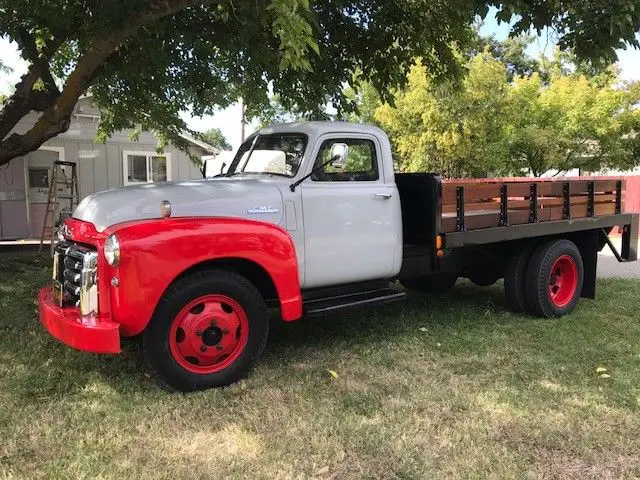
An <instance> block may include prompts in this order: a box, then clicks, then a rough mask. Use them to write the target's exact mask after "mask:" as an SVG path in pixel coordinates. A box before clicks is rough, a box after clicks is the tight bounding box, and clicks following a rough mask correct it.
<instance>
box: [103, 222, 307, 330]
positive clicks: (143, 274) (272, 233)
mask: <svg viewBox="0 0 640 480" xmlns="http://www.w3.org/2000/svg"><path fill="white" fill-rule="evenodd" d="M113 232H115V233H116V235H117V236H118V239H119V241H120V251H121V254H120V258H121V260H120V264H119V265H118V267H115V268H112V267H109V268H107V269H106V270H107V271H108V274H109V275H110V277H112V278H113V277H117V278H118V285H117V286H113V285H112V284H111V283H110V280H111V279H109V282H104V283H105V284H106V285H107V288H109V289H110V295H109V296H110V298H111V312H112V315H113V319H114V321H116V322H118V323H120V325H121V332H122V333H123V334H124V335H136V334H138V333H140V332H141V331H142V330H143V329H144V328H145V327H146V325H147V323H148V322H149V320H150V319H151V316H152V314H153V311H154V309H155V306H156V304H157V303H158V301H159V300H160V298H161V297H162V294H163V293H164V292H165V291H166V289H167V288H168V287H169V286H170V285H171V283H172V282H173V281H174V280H175V279H176V278H177V277H179V276H180V275H181V274H182V273H184V272H185V271H187V270H188V269H190V268H192V267H194V266H196V265H198V264H201V263H203V262H210V261H215V260H220V259H241V260H243V261H248V262H252V263H254V264H256V265H257V266H259V267H261V268H262V269H263V270H264V271H266V272H267V273H268V274H269V276H270V277H271V280H272V282H273V285H274V286H275V290H276V293H277V294H278V300H279V302H280V310H281V314H282V318H283V319H284V320H286V321H291V320H296V319H298V318H300V317H301V316H302V300H301V296H300V285H299V280H298V264H297V259H296V252H295V247H294V245H293V241H292V240H291V237H290V236H289V234H288V233H287V232H286V231H285V230H283V229H281V228H280V227H278V226H276V225H273V224H269V223H264V222H257V221H253V220H247V219H239V218H168V219H158V220H145V221H137V222H131V223H125V224H120V225H115V226H113V227H110V228H109V229H107V230H106V231H105V232H104V234H105V235H108V234H110V233H113Z"/></svg>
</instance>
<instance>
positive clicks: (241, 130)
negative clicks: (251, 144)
mask: <svg viewBox="0 0 640 480" xmlns="http://www.w3.org/2000/svg"><path fill="white" fill-rule="evenodd" d="M240 112H241V113H240V142H244V124H245V120H246V119H245V118H244V113H245V112H244V99H243V98H242V97H240Z"/></svg>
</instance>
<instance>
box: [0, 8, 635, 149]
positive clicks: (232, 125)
mask: <svg viewBox="0 0 640 480" xmlns="http://www.w3.org/2000/svg"><path fill="white" fill-rule="evenodd" d="M494 12H495V10H494ZM494 12H490V13H489V15H488V18H487V20H486V21H485V22H484V24H483V26H482V28H481V30H480V31H481V33H482V34H484V35H495V36H496V38H498V39H504V38H506V37H507V35H508V34H509V28H510V27H509V24H507V23H502V24H499V23H498V22H497V21H496V19H495V16H494ZM552 49H553V40H552V39H551V38H550V36H548V35H546V33H545V32H543V35H541V36H540V37H538V38H537V39H536V40H535V41H534V43H533V44H532V45H531V46H530V47H529V50H528V53H529V54H530V55H532V56H538V55H539V54H540V53H541V52H543V51H546V52H547V53H550V52H551V50H552ZM618 57H619V62H618V65H619V67H620V69H621V77H622V79H623V80H629V81H631V80H640V51H639V50H634V49H627V50H619V51H618ZM0 59H2V62H3V63H4V64H5V65H8V66H9V67H11V69H12V72H10V73H4V72H0V94H4V95H7V94H9V93H10V92H11V89H12V87H13V85H14V84H15V83H16V82H17V80H18V79H19V78H20V75H21V74H22V73H23V72H24V71H25V70H26V64H25V62H24V61H22V59H21V58H20V55H19V53H18V51H17V48H16V46H15V44H11V43H9V42H8V41H7V40H6V39H4V38H0ZM240 117H241V111H240V105H239V104H235V105H232V106H231V107H229V108H226V109H224V110H221V111H219V112H218V113H216V114H215V115H212V116H205V117H200V118H198V117H192V116H191V115H190V114H188V113H185V114H184V115H183V118H184V119H185V121H186V122H187V124H188V126H189V128H192V129H194V130H198V131H204V130H207V129H209V128H219V129H220V130H222V133H224V135H225V136H226V137H227V139H228V140H229V142H230V143H231V145H233V147H234V149H235V148H237V147H238V146H239V145H240ZM249 133H251V127H248V128H247V134H249Z"/></svg>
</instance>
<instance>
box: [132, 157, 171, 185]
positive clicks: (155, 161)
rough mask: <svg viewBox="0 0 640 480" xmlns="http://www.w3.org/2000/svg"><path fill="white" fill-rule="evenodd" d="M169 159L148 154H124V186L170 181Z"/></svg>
mask: <svg viewBox="0 0 640 480" xmlns="http://www.w3.org/2000/svg"><path fill="white" fill-rule="evenodd" d="M170 162H171V157H170V156H169V154H168V153H167V154H165V155H159V154H157V153H155V152H154V153H150V152H124V154H123V163H124V184H125V185H135V184H139V183H153V182H164V181H167V180H171V166H170V165H171V163H170Z"/></svg>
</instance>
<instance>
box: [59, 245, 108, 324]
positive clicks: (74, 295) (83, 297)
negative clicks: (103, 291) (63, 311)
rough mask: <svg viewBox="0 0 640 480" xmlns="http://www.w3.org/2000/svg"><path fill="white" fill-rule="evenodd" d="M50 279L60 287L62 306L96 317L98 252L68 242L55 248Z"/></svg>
mask: <svg viewBox="0 0 640 480" xmlns="http://www.w3.org/2000/svg"><path fill="white" fill-rule="evenodd" d="M53 278H54V280H57V281H58V282H60V284H61V285H62V306H66V307H79V308H80V310H81V314H82V315H89V314H92V313H97V308H98V305H97V288H98V287H97V252H96V251H95V250H94V249H91V248H89V247H85V246H82V245H78V244H75V243H71V242H60V243H58V244H57V245H56V247H55V253H54V266H53Z"/></svg>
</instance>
